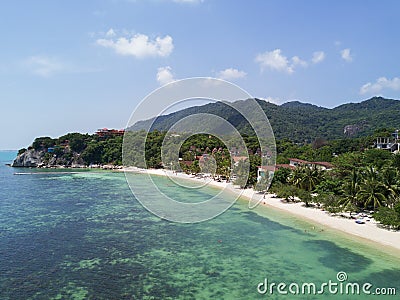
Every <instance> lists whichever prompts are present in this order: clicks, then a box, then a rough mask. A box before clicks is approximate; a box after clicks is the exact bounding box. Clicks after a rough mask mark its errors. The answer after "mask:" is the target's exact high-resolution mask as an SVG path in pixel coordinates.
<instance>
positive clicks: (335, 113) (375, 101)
mask: <svg viewBox="0 0 400 300" xmlns="http://www.w3.org/2000/svg"><path fill="white" fill-rule="evenodd" d="M257 101H258V103H259V104H260V106H261V107H262V108H263V110H264V111H265V113H266V115H267V116H268V119H269V121H270V123H271V126H272V128H273V130H274V134H275V137H276V138H277V139H283V138H288V139H290V140H293V141H295V142H304V141H306V142H311V141H313V140H315V139H316V138H325V139H327V140H332V139H338V138H343V137H346V136H354V137H357V136H366V135H370V134H372V133H373V132H374V130H376V129H378V128H399V127H400V101H399V100H393V99H385V98H382V97H373V98H371V99H368V100H365V101H363V102H360V103H348V104H343V105H340V106H337V107H335V108H331V109H329V108H324V107H320V106H316V105H312V104H307V103H301V102H298V101H292V102H287V103H284V104H282V105H276V104H273V103H270V102H266V101H263V100H257ZM232 105H233V106H234V107H237V106H240V107H242V108H243V107H245V106H246V100H240V101H236V102H234V103H233V104H232ZM196 113H210V114H215V115H218V116H221V117H223V118H225V119H227V120H229V121H230V122H231V123H232V124H233V125H234V126H235V127H236V128H237V129H238V130H239V131H241V132H242V133H246V132H247V133H248V132H249V124H248V123H247V122H246V120H245V119H244V118H243V117H242V116H241V115H240V114H239V113H238V112H237V111H235V110H234V109H232V108H231V107H230V106H228V105H226V104H224V103H222V102H217V103H210V104H206V105H203V106H196V107H191V108H187V109H183V110H180V111H177V112H174V113H171V114H169V115H165V116H160V117H158V118H157V119H156V120H155V122H154V123H153V126H152V130H154V129H158V130H167V129H169V128H170V127H171V126H172V125H173V124H174V123H176V122H177V121H178V120H181V119H182V118H184V117H187V116H189V115H192V114H196ZM153 121H154V119H150V120H146V121H141V122H138V123H136V124H135V125H133V126H132V127H131V128H130V129H131V130H140V129H143V128H145V127H146V126H148V125H149V124H150V122H153Z"/></svg>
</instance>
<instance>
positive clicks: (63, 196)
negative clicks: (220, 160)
mask: <svg viewBox="0 0 400 300" xmlns="http://www.w3.org/2000/svg"><path fill="white" fill-rule="evenodd" d="M15 156H16V152H15V151H0V299H2V300H7V299H19V300H20V299H107V300H110V299H321V298H322V299H323V298H328V299H365V298H371V299H399V294H400V254H399V253H398V252H395V251H392V249H389V248H385V247H383V246H380V245H377V244H373V243H369V242H366V241H363V240H361V239H356V238H354V237H352V236H349V235H345V234H342V233H340V232H337V231H335V230H331V229H329V228H324V227H322V226H320V225H318V224H313V223H310V222H309V221H305V220H302V219H299V218H295V217H293V216H291V215H289V214H286V213H283V212H281V211H278V210H276V209H272V208H268V207H264V206H263V207H257V208H256V209H249V208H248V203H247V202H246V201H245V200H238V201H237V202H236V203H235V204H234V205H233V206H232V207H231V208H230V209H228V210H227V211H226V212H225V213H223V214H221V215H220V216H218V217H216V218H214V219H212V220H209V221H206V222H201V223H196V224H180V223H173V222H169V221H165V220H162V219H160V218H158V217H156V216H154V215H153V214H151V213H150V212H148V211H147V210H146V209H145V208H144V207H143V206H142V205H141V204H140V203H139V202H138V201H137V200H136V199H135V197H134V196H133V194H132V193H131V191H130V189H129V186H128V184H127V182H126V179H125V176H124V174H123V173H118V172H111V171H102V172H100V171H80V172H65V170H60V171H57V170H56V171H55V170H51V171H48V170H47V171H43V170H39V169H22V168H11V167H9V166H6V165H5V164H6V163H9V162H11V160H12V159H13V158H14V157H15ZM132 176H136V178H135V180H137V181H138V182H139V183H140V181H141V180H143V176H145V175H142V174H135V175H132ZM156 180H157V181H158V184H159V185H160V186H165V187H166V188H165V190H166V191H168V190H170V191H171V193H174V195H179V197H182V199H184V198H189V197H192V196H193V190H180V189H183V188H179V187H174V186H171V182H170V181H168V179H166V178H164V177H157V178H156ZM216 192H218V191H216V190H215V189H213V188H209V189H206V190H205V191H202V193H197V194H196V195H195V196H196V197H200V198H201V197H208V196H209V195H212V194H213V193H216ZM230 196H231V195H226V197H230ZM399 243H400V239H399ZM313 286H315V288H313ZM357 286H358V287H359V294H357V293H356V292H357V288H356V287H357ZM352 287H354V290H353V289H352ZM368 292H369V294H368ZM393 292H395V293H396V295H388V294H393ZM378 294H380V295H379V296H378ZM382 294H385V295H382Z"/></svg>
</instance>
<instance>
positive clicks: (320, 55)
mask: <svg viewBox="0 0 400 300" xmlns="http://www.w3.org/2000/svg"><path fill="white" fill-rule="evenodd" d="M324 59H325V53H324V51H315V52H314V53H313V56H312V59H311V61H312V63H313V64H318V63H320V62H322V61H323V60H324Z"/></svg>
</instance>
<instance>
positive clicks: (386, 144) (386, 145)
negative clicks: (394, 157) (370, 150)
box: [375, 130, 400, 153]
mask: <svg viewBox="0 0 400 300" xmlns="http://www.w3.org/2000/svg"><path fill="white" fill-rule="evenodd" d="M375 147H376V148H377V149H382V150H388V151H390V152H392V153H397V152H398V151H399V150H400V140H399V131H398V130H396V131H395V132H393V133H392V136H391V137H378V138H376V142H375Z"/></svg>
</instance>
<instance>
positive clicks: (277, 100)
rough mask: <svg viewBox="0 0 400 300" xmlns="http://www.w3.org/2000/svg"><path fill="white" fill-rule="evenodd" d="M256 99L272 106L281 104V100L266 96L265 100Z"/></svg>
mask: <svg viewBox="0 0 400 300" xmlns="http://www.w3.org/2000/svg"><path fill="white" fill-rule="evenodd" d="M257 98H258V97H257ZM258 99H260V100H264V101H267V102H270V103H274V104H281V103H282V100H281V99H280V98H278V97H271V96H268V97H266V98H258Z"/></svg>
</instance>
